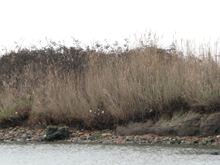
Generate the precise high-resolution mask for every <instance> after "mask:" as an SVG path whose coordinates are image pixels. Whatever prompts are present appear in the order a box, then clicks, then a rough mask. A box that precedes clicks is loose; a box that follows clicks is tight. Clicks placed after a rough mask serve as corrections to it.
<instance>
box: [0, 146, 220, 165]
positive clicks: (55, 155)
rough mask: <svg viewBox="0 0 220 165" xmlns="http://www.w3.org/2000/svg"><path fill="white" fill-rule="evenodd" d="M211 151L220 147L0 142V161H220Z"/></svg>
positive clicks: (191, 164) (124, 164)
mask: <svg viewBox="0 0 220 165" xmlns="http://www.w3.org/2000/svg"><path fill="white" fill-rule="evenodd" d="M212 152H218V153H220V148H211V147H199V146H194V147H193V146H187V147H186V146H185V147H184V146H177V145H174V146H162V145H160V146H155V145H145V146H141V145H104V144H64V143H28V144H25V143H23V144H22V143H21V144H18V143H11V144H10V143H0V164H1V165H4V164H11V165H14V164H15V165H17V164H19V165H21V164H22V165H26V164H28V165H30V164H31V165H35V164H36V165H41V164H42V165H43V164H53V165H56V164H57V165H62V164H65V165H66V164H78V165H87V164H88V165H93V164H94V165H105V164H106V165H114V164H115V165H117V164H120V165H136V164H138V165H142V164H143V165H146V164H150V165H151V164H158V165H160V164H161V165H170V164H171V165H172V164H175V165H176V164H188V165H196V164H199V165H202V164H205V165H207V164H208V165H209V164H210V165H213V164H220V155H210V153H212Z"/></svg>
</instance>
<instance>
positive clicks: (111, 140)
mask: <svg viewBox="0 0 220 165" xmlns="http://www.w3.org/2000/svg"><path fill="white" fill-rule="evenodd" d="M70 132H71V135H70V139H67V140H61V141H60V142H69V143H104V144H170V145H181V144H184V145H200V146H203V145H214V146H220V135H216V136H209V137H199V136H185V137H179V136H175V137H171V136H158V135H154V134H145V135H130V136H118V135H116V134H115V131H114V130H112V131H111V130H103V131H87V130H83V131H82V130H78V131H76V130H71V129H70ZM45 135H46V129H30V128H28V127H18V126H17V127H15V128H12V127H10V128H8V129H0V142H2V141H4V142H12V141H13V142H33V141H34V142H42V141H43V137H44V136H45Z"/></svg>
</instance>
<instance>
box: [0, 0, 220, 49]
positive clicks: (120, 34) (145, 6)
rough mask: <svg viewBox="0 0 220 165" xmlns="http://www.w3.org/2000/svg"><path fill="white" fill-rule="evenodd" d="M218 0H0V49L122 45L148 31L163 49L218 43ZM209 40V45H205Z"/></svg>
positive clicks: (219, 32)
mask: <svg viewBox="0 0 220 165" xmlns="http://www.w3.org/2000/svg"><path fill="white" fill-rule="evenodd" d="M218 2H219V0H1V1H0V18H1V19H0V21H1V23H0V46H2V45H3V46H6V47H7V48H9V49H10V48H11V49H13V45H14V44H13V43H14V42H20V43H21V41H20V40H22V42H23V46H29V45H30V44H35V43H37V42H38V41H39V40H42V41H45V37H47V38H48V39H52V40H54V41H65V44H66V45H67V46H68V45H71V43H72V38H71V37H74V38H76V39H78V40H80V41H81V42H84V43H86V44H91V43H93V42H94V41H97V40H98V41H101V42H102V41H104V39H107V41H109V42H114V41H119V42H122V41H123V40H124V39H125V38H129V37H130V38H131V39H132V37H133V36H134V35H136V36H140V35H141V34H146V31H147V32H149V31H150V30H151V31H153V32H156V34H157V36H158V37H162V36H163V39H162V40H161V42H160V43H161V44H163V45H165V46H166V45H170V44H171V43H172V41H173V37H174V36H175V39H177V40H180V39H181V38H182V39H190V40H196V42H202V43H204V42H209V40H211V42H215V41H217V40H218V38H219V37H220V23H219V3H218ZM203 40H205V41H203Z"/></svg>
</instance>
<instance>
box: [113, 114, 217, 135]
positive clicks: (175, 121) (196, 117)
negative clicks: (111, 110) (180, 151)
mask: <svg viewBox="0 0 220 165" xmlns="http://www.w3.org/2000/svg"><path fill="white" fill-rule="evenodd" d="M219 119H220V112H216V113H212V114H203V115H201V114H199V113H195V112H192V111H189V112H187V113H179V114H178V113H177V114H175V115H174V116H173V117H172V118H171V119H170V118H166V117H163V118H161V119H160V120H159V121H157V122H156V123H153V122H152V121H148V122H147V123H129V124H128V125H127V126H125V127H123V126H119V127H117V128H116V133H117V134H118V135H143V134H147V133H153V134H156V135H169V136H195V135H201V136H213V135H219V134H220V122H219Z"/></svg>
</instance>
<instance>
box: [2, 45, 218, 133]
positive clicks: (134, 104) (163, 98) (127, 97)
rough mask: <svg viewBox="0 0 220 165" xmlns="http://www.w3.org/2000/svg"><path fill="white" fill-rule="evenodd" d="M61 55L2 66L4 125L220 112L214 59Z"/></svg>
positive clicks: (108, 123)
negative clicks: (190, 111) (20, 122)
mask: <svg viewBox="0 0 220 165" xmlns="http://www.w3.org/2000/svg"><path fill="white" fill-rule="evenodd" d="M59 48H62V49H53V48H51V47H49V48H45V49H41V50H38V51H35V52H34V51H29V50H22V51H20V52H18V53H15V52H10V53H9V54H7V55H6V56H4V58H3V57H2V58H1V59H0V62H1V63H0V64H1V67H0V69H1V70H0V74H1V79H0V80H1V82H0V122H1V123H11V124H12V123H19V121H22V120H27V121H28V123H29V124H30V125H31V124H65V125H76V126H79V127H85V128H91V129H92V128H98V129H105V128H114V127H115V126H117V125H118V124H124V123H128V122H129V121H137V122H144V121H147V120H148V119H149V118H151V119H152V118H153V119H155V120H157V119H158V118H159V117H160V116H162V115H168V116H172V114H173V112H174V111H181V112H185V111H188V110H190V109H191V110H196V111H198V112H201V113H212V112H214V111H219V109H220V99H219V98H220V90H219V89H220V88H219V87H220V85H219V82H220V72H219V65H218V64H217V62H216V61H215V60H214V58H213V57H212V56H211V55H210V54H208V55H205V54H204V56H203V58H201V59H200V60H198V58H196V57H195V56H194V55H193V54H188V55H187V56H183V54H182V53H181V52H179V51H177V50H175V49H169V50H168V51H167V50H165V49H159V48H157V46H155V45H153V46H148V47H142V48H136V49H133V50H127V51H125V52H120V53H118V52H117V51H115V52H113V53H107V54H106V53H104V52H103V51H98V52H96V51H94V50H86V51H83V50H82V49H75V48H69V49H68V48H65V47H59ZM19 60H20V61H19ZM3 64H5V65H3ZM6 64H7V65H6ZM3 67H5V68H3Z"/></svg>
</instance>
